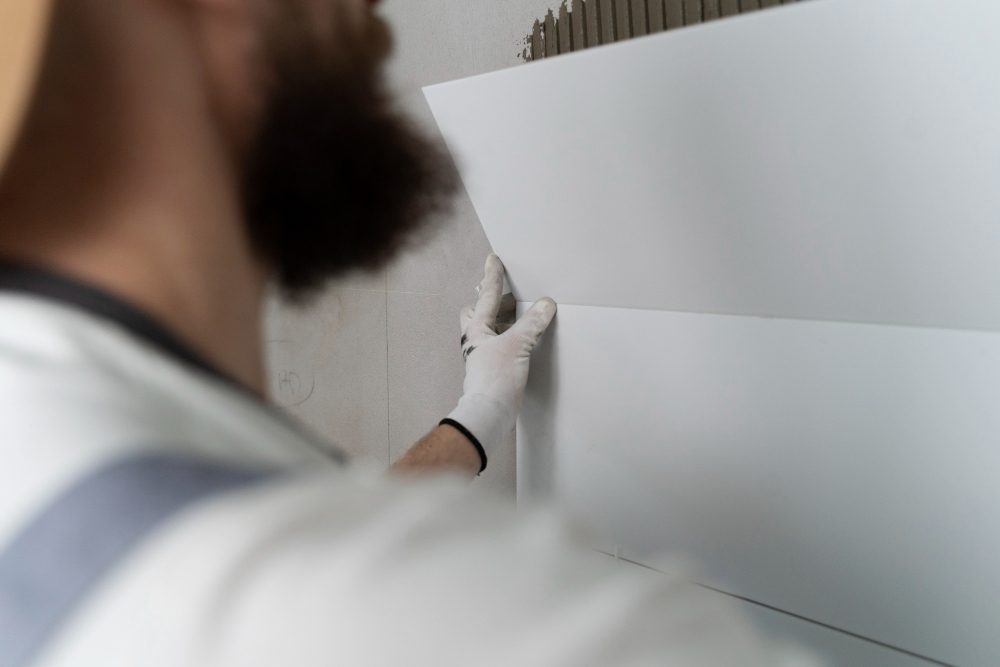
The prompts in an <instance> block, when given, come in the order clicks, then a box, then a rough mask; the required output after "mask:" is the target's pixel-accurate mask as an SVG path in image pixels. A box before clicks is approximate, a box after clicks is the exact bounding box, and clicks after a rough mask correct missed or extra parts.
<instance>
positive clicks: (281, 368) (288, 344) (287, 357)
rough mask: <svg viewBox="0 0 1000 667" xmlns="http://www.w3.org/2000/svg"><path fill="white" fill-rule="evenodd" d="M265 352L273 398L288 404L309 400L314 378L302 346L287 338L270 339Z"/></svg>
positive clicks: (285, 405) (313, 387)
mask: <svg viewBox="0 0 1000 667" xmlns="http://www.w3.org/2000/svg"><path fill="white" fill-rule="evenodd" d="M267 354H268V357H269V359H270V361H271V363H270V367H271V369H272V375H271V396H272V397H273V399H274V402H275V403H277V404H278V405H280V406H282V407H286V408H288V407H292V406H293V405H301V404H302V403H305V402H306V401H308V400H309V398H310V397H311V396H312V393H313V389H315V387H316V379H315V377H314V376H313V371H312V364H310V363H309V359H308V358H307V356H306V354H305V350H303V349H302V346H301V345H299V344H298V343H296V342H294V341H290V340H272V341H270V342H268V344H267Z"/></svg>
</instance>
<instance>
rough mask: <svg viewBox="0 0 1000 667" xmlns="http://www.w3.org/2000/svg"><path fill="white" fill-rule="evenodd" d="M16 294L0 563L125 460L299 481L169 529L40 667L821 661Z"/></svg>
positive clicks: (93, 305) (138, 324)
mask: <svg viewBox="0 0 1000 667" xmlns="http://www.w3.org/2000/svg"><path fill="white" fill-rule="evenodd" d="M29 282H30V283H31V285H30V286H29V287H27V288H25V287H23V286H15V287H13V288H12V287H11V286H10V285H7V286H4V285H2V284H0V553H2V552H3V550H4V548H5V546H6V545H8V544H9V543H10V542H11V540H13V539H14V538H15V537H16V536H17V535H18V534H19V531H21V530H22V529H23V528H24V527H25V526H27V525H29V524H30V522H31V521H32V519H33V518H34V517H35V516H36V515H37V514H38V513H39V512H41V511H43V510H44V508H45V507H46V506H47V504H48V503H50V502H51V501H52V499H53V498H55V497H56V496H58V495H59V494H60V493H61V492H62V491H63V490H64V489H66V488H67V487H68V486H69V485H71V484H73V483H74V482H75V481H76V480H78V479H80V478H81V477H83V476H85V475H87V473H88V472H90V471H93V470H95V469H98V468H100V467H101V466H103V465H107V464H108V463H109V462H112V461H114V460H116V459H120V458H122V457H126V456H130V455H135V454H139V453H142V452H174V453H178V454H182V455H190V456H196V457H199V458H201V459H208V460H211V461H217V462H221V463H224V464H227V465H228V464H232V465H239V466H266V467H281V468H288V469H289V470H291V471H292V472H289V473H288V474H284V475H282V476H279V477H276V478H272V479H270V480H269V481H264V482H261V483H257V484H253V485H250V486H247V487H243V488H241V489H238V490H235V491H229V492H225V493H222V494H220V495H216V496H212V497H210V498H208V499H206V500H202V501H200V502H197V503H195V504H194V505H191V506H189V507H186V508H185V509H182V510H181V511H180V512H178V513H177V514H176V515H174V516H172V517H170V518H169V519H168V520H167V521H166V522H165V523H163V524H162V525H161V526H159V527H158V528H157V529H156V530H155V531H154V532H153V533H152V534H151V535H148V536H147V537H146V538H145V539H143V540H142V541H141V543H139V544H138V545H137V546H135V547H134V548H133V549H131V550H130V551H129V553H127V554H126V555H125V556H124V557H123V558H122V559H121V560H120V561H119V562H118V563H117V564H116V566H115V567H114V569H113V570H112V571H111V572H110V573H109V574H108V575H107V576H105V577H104V578H103V579H101V580H100V581H99V582H98V584H97V585H96V586H95V587H94V588H93V590H91V591H90V592H89V593H88V594H87V596H86V597H85V598H84V599H83V601H82V602H81V603H80V604H79V605H78V606H77V607H76V608H75V609H74V610H73V612H72V614H71V616H70V617H69V618H68V619H66V620H65V622H63V623H62V624H61V625H60V626H59V628H58V629H57V631H56V632H55V634H54V636H53V637H52V638H51V639H50V640H49V641H48V642H47V644H46V646H45V647H44V648H43V650H42V652H41V653H40V654H39V655H38V657H37V659H36V661H35V664H36V665H44V666H45V667H63V666H70V665H73V666H79V665H100V666H102V667H111V666H115V665H122V666H125V665H128V666H129V667H135V666H138V665H150V666H153V665H155V666H160V665H162V666H167V665H169V666H171V667H176V666H177V665H185V666H193V665H213V666H214V665H233V666H240V667H249V666H254V665H269V666H270V665H274V666H279V665H280V666H292V665H294V666H307V665H332V664H337V665H351V666H353V667H357V666H361V665H379V666H386V667H389V666H392V667H399V666H402V665H434V666H435V667H443V666H447V665H456V666H458V665H462V666H466V665H497V666H501V665H502V666H504V667H512V666H517V667H530V666H532V665H538V666H539V667H541V666H543V665H544V666H554V665H561V666H567V667H569V666H572V667H582V666H586V665H616V666H621V665H667V664H669V665H734V666H735V665H739V666H741V667H746V666H749V665H779V664H780V665H793V664H794V665H803V664H812V663H808V660H806V659H804V658H802V657H801V655H800V654H798V653H796V652H791V651H787V650H779V648H778V647H777V646H776V645H775V644H773V643H772V642H770V641H769V640H766V639H763V638H762V637H761V636H760V635H758V634H757V633H756V632H755V630H754V629H753V628H752V627H751V626H749V625H748V624H747V623H746V622H745V620H744V619H743V618H742V617H741V616H739V615H738V614H736V613H735V612H734V611H733V609H731V608H730V607H729V605H728V604H727V603H726V601H725V600H724V599H723V598H721V597H719V596H710V595H706V594H705V593H704V592H703V591H700V590H699V589H698V588H697V587H694V586H692V585H691V584H688V583H686V582H685V580H684V578H683V577H682V576H680V575H674V576H670V575H660V574H654V573H645V574H644V573H643V572H641V571H639V570H638V569H635V570H634V571H633V569H631V568H629V569H626V568H624V567H619V568H614V567H612V566H611V564H610V562H609V559H607V558H604V557H602V556H599V555H597V554H595V553H593V552H591V551H589V550H587V549H586V548H584V547H582V546H580V543H579V541H578V539H577V537H576V536H575V534H574V532H573V531H572V530H570V529H569V528H567V524H566V523H565V522H564V521H563V520H562V519H561V518H560V517H559V516H558V515H557V513H555V512H554V511H552V510H549V509H536V510H531V511H525V510H522V511H520V512H515V511H514V510H513V509H512V508H507V507H505V506H502V505H498V504H496V503H495V502H493V501H490V500H489V499H486V498H482V497H479V496H478V495H477V493H476V492H475V488H474V485H473V487H472V488H469V487H468V486H467V485H465V484H464V483H462V482H461V481H459V480H456V479H451V478H447V477H442V478H437V479H433V480H426V481H421V482H414V481H401V480H398V479H392V478H388V477H384V476H381V475H374V474H371V473H365V472H363V471H357V470H353V469H352V468H350V467H348V466H345V465H343V464H342V463H340V462H339V460H338V456H337V455H336V454H334V453H333V452H335V450H334V449H333V448H332V447H330V446H327V445H324V444H323V443H321V442H319V441H318V440H317V439H316V438H314V437H312V436H310V435H309V434H307V433H306V432H305V431H304V430H303V429H302V427H300V426H298V425H295V424H294V423H293V422H292V421H291V420H290V419H289V418H288V417H286V416H284V415H282V414H280V413H278V412H277V410H276V408H273V407H271V406H268V405H266V404H264V403H262V402H261V401H259V400H258V399H256V398H255V397H253V396H252V395H251V394H250V393H248V392H247V391H245V390H244V389H242V388H240V387H239V386H237V385H236V384H235V383H233V382H231V381H229V380H227V379H226V378H225V377H223V376H221V375H220V374H218V373H216V372H214V371H213V370H212V369H211V368H209V367H207V365H205V364H204V363H202V362H200V361H199V360H198V359H197V358H196V356H195V355H193V354H191V353H190V352H189V351H187V350H186V349H184V347H183V346H181V345H179V344H177V342H176V341H175V340H173V339H172V337H171V336H170V334H168V333H167V332H165V331H163V330H161V329H159V328H158V327H157V326H156V325H155V324H154V323H152V322H151V321H149V320H147V319H145V318H144V317H143V316H142V315H141V314H140V313H137V312H134V311H131V309H129V308H128V307H127V306H125V305H124V304H121V303H120V302H117V301H116V300H114V299H112V298H110V297H107V296H106V295H100V294H98V293H95V292H90V291H88V290H87V288H84V287H80V288H79V289H78V290H74V289H72V286H71V285H70V289H65V288H66V284H62V286H61V287H60V286H59V283H58V281H56V287H57V289H51V290H50V289H49V288H48V287H46V285H47V284H48V282H49V279H48V278H46V277H45V275H44V274H40V277H38V279H37V280H31V281H29ZM77 292H79V294H82V295H83V297H80V298H78V296H75V295H76V293H77ZM109 304H110V305H109Z"/></svg>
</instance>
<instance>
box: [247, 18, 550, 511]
mask: <svg viewBox="0 0 1000 667" xmlns="http://www.w3.org/2000/svg"><path fill="white" fill-rule="evenodd" d="M551 2H552V0H504V1H502V2H500V1H490V2H487V1H485V0H475V1H473V2H469V1H468V0H385V2H384V3H383V4H382V7H381V9H380V11H381V12H382V13H383V15H384V16H385V17H386V19H387V20H388V21H389V22H390V24H391V25H392V27H393V29H394V31H395V34H396V51H395V54H394V56H393V59H392V63H391V66H390V72H391V80H392V82H393V85H394V86H395V88H396V89H397V90H398V91H399V93H400V96H401V100H402V103H403V105H404V106H405V108H406V109H407V111H409V112H410V114H411V115H412V116H413V117H414V118H415V120H416V121H417V122H418V123H419V124H420V125H421V126H423V127H424V128H426V129H427V131H428V132H431V133H432V134H433V135H434V136H439V135H438V133H437V129H436V125H435V124H434V121H433V119H432V118H431V115H430V110H429V109H428V108H427V105H426V103H425V102H424V99H423V94H422V93H421V92H420V88H421V87H422V86H424V85H427V84H431V83H439V82H442V81H448V80H451V79H457V78H461V77H465V76H471V75H474V74H479V73H482V72H488V71H492V70H496V69H501V68H504V67H511V66H514V65H517V64H519V63H522V62H523V60H522V58H521V51H522V50H523V48H524V46H525V44H524V32H525V29H526V26H527V27H530V26H531V23H532V21H534V18H535V17H536V16H539V15H541V14H542V13H544V12H545V10H546V9H547V8H548V7H549V6H550V5H551ZM489 252H490V245H489V242H488V241H487V239H486V236H485V234H484V233H483V230H482V226H481V225H480V224H479V220H478V219H477V218H476V214H475V211H474V210H473V208H472V203H471V202H470V201H469V198H468V195H466V194H465V193H464V192H461V193H460V194H459V195H458V197H457V198H456V202H455V209H454V212H453V214H452V215H451V216H449V217H448V218H447V219H446V220H442V221H440V228H439V230H438V232H437V233H436V234H435V235H434V236H433V237H432V238H431V239H429V240H428V241H427V242H426V243H425V244H424V245H423V246H422V247H420V248H418V249H415V250H413V251H411V252H409V253H407V254H406V255H405V256H403V257H401V258H400V259H399V260H398V261H396V262H395V263H394V264H393V265H392V266H390V267H388V268H387V269H386V270H384V271H379V272H378V273H376V274H375V275H371V276H354V277H351V278H349V279H346V280H340V281H337V282H336V283H333V284H331V285H330V286H329V288H328V289H327V290H326V291H325V292H324V293H323V294H322V295H321V296H320V298H319V299H318V300H317V301H316V302H315V303H313V304H312V305H310V306H308V307H306V308H292V307H287V306H281V305H279V304H278V303H277V302H276V301H274V300H272V303H271V308H270V309H269V312H268V314H267V332H268V339H269V340H270V341H271V342H270V343H269V349H268V353H269V354H268V356H269V359H270V361H271V374H272V378H273V381H272V386H273V389H274V391H275V393H276V396H277V399H278V400H279V402H281V403H284V404H286V405H289V408H288V409H289V410H291V411H292V412H293V413H295V414H296V415H298V416H300V417H301V418H302V419H304V420H305V421H306V422H307V423H308V424H310V425H311V426H312V427H313V428H315V429H316V430H318V431H319V432H320V433H322V434H323V435H324V436H326V437H327V438H328V439H330V440H331V441H333V442H335V443H337V444H338V445H340V446H341V447H342V448H343V449H345V450H347V451H348V452H349V453H350V454H351V455H352V457H353V458H354V459H355V460H359V461H366V462H370V463H372V464H374V465H378V466H382V467H387V466H388V465H389V463H390V462H393V461H396V460H397V459H399V458H400V457H401V456H402V455H403V454H404V453H405V452H406V450H407V449H408V448H409V447H410V446H411V445H412V444H413V443H414V442H415V441H416V440H418V439H419V438H420V437H421V436H423V435H424V434H425V433H426V432H427V431H429V430H430V429H431V428H433V427H434V425H435V424H437V422H438V421H439V420H440V419H441V418H442V417H444V416H445V415H446V414H447V413H448V412H450V411H451V409H452V408H453V407H454V405H455V402H456V401H457V400H458V398H459V396H460V395H461V392H462V379H463V377H464V368H463V362H462V357H461V353H460V347H459V342H458V340H459V327H458V313H459V311H460V310H461V308H462V307H463V306H465V305H468V304H471V303H473V302H474V301H475V298H476V292H475V286H476V285H478V284H479V281H480V280H482V271H483V263H484V261H485V259H486V255H487V254H488V253H489ZM514 463H515V460H514V442H513V438H511V439H510V440H509V441H508V442H507V443H506V444H505V446H504V448H503V451H502V452H500V453H499V454H498V455H496V456H494V458H493V459H492V460H491V461H490V466H489V468H487V470H486V472H484V473H483V475H482V477H481V478H480V479H478V480H477V481H476V482H475V483H476V484H478V485H481V486H484V487H488V488H489V490H491V491H495V492H497V493H500V494H503V495H507V496H509V497H511V498H513V494H514V488H515V478H514V470H515V465H514Z"/></svg>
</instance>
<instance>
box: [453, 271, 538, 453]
mask: <svg viewBox="0 0 1000 667" xmlns="http://www.w3.org/2000/svg"><path fill="white" fill-rule="evenodd" d="M503 273H504V272H503V264H502V263H501V262H500V258H499V257H497V256H496V255H494V254H490V256H489V257H487V258H486V277H485V278H483V282H482V284H481V285H480V286H479V289H480V292H479V301H478V302H477V303H476V306H475V307H474V308H473V307H471V306H470V307H468V308H465V309H463V310H462V314H461V325H462V355H463V356H464V357H465V384H464V387H463V388H464V391H465V393H464V395H463V396H462V398H461V399H459V401H458V407H456V408H455V409H454V410H453V411H452V412H451V414H449V415H448V417H447V418H446V419H445V420H443V421H442V422H441V423H442V424H445V423H451V424H452V426H456V427H458V426H461V428H460V429H459V430H462V431H465V432H466V435H467V436H469V435H471V436H472V438H470V439H472V440H473V444H474V445H477V448H478V449H480V452H479V454H480V456H481V457H482V458H483V467H484V468H485V467H486V460H487V458H488V456H489V455H490V453H492V452H493V451H494V450H495V449H496V448H497V447H499V446H500V444H501V443H502V442H503V440H504V438H505V437H506V436H507V434H508V433H510V432H511V431H512V430H513V429H514V425H515V422H516V420H517V411H518V410H520V409H521V401H522V400H523V399H524V388H525V386H526V385H527V383H528V359H529V354H530V353H531V349H532V348H533V347H534V346H535V343H537V342H538V339H539V338H541V336H542V334H543V333H545V329H546V328H547V327H548V326H549V322H551V321H552V318H553V317H554V316H555V314H556V302H555V301H553V300H552V299H550V298H548V297H545V298H542V299H539V300H538V301H536V302H535V303H534V305H532V306H531V308H529V309H528V311H527V312H525V313H524V315H522V316H521V319H519V320H518V321H517V322H515V323H514V324H513V326H511V327H510V329H508V330H507V331H505V332H504V333H502V334H499V335H498V334H497V332H496V328H495V323H496V319H497V312H498V311H499V309H500V299H501V296H502V292H503Z"/></svg>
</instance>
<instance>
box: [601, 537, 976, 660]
mask: <svg viewBox="0 0 1000 667" xmlns="http://www.w3.org/2000/svg"><path fill="white" fill-rule="evenodd" d="M595 551H597V553H601V554H604V555H605V556H611V557H612V558H614V559H615V560H622V561H625V562H626V563H631V564H632V565H638V566H639V567H642V568H645V569H647V570H652V571H653V572H657V573H659V574H664V575H665V574H666V572H664V571H663V570H658V569H656V568H655V567H652V566H651V565H646V564H645V563H640V562H638V561H634V560H632V559H630V558H625V557H624V556H622V555H621V552H620V551H619V552H618V553H613V554H612V553H608V552H607V551H602V550H601V549H595ZM691 583H692V584H694V585H695V586H699V587H701V588H704V589H705V590H709V591H712V592H713V593H719V594H721V595H725V596H727V597H731V598H734V599H736V600H742V601H743V602H749V603H750V604H752V605H756V606H758V607H763V608H764V609H770V610H771V611H776V612H778V613H779V614H784V615H785V616H791V617H792V618H797V619H799V620H800V621H805V622H806V623H812V624H813V625H818V626H820V627H821V628H826V629H827V630H833V631H835V632H839V633H841V634H844V635H848V636H849V637H854V638H855V639H860V640H862V641H866V642H869V643H871V644H876V645H878V646H881V647H882V648H887V649H890V650H893V651H898V652H899V653H904V654H906V655H908V656H910V657H913V658H919V659H920V660H926V661H927V662H929V663H931V664H933V665H941V666H942V667H957V666H956V665H953V664H951V663H950V662H941V661H940V660H935V659H934V658H929V657H927V656H926V655H923V654H920V653H914V652H913V651H908V650H907V649H905V648H900V647H899V646H895V645H893V644H887V643H885V642H883V641H879V640H878V639H872V638H871V637H866V636H864V635H859V634H858V633H856V632H851V631H850V630H844V629H843V628H838V627H837V626H835V625H830V624H829V623H823V622H822V621H816V620H813V619H811V618H809V617H808V616H802V615H801V614H796V613H794V612H791V611H785V610H784V609H781V608H780V607H774V606H772V605H769V604H765V603H763V602H758V601H757V600H753V599H751V598H747V597H743V596H742V595H736V594H735V593H730V592H728V591H724V590H722V589H719V588H715V587H713V586H708V585H706V584H701V583H698V582H697V581H692V582H691Z"/></svg>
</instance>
